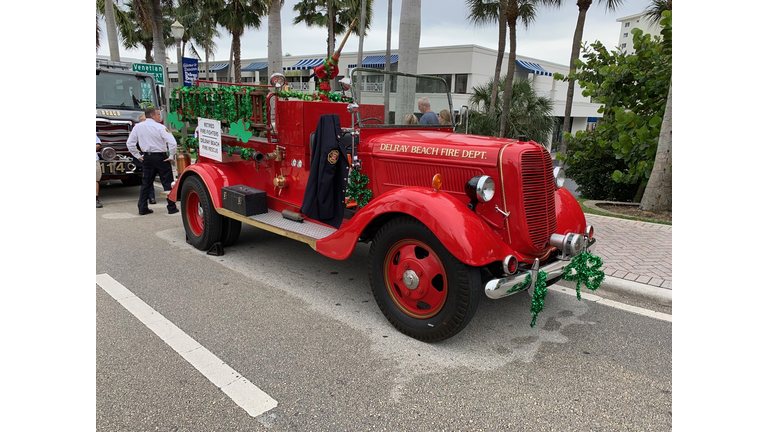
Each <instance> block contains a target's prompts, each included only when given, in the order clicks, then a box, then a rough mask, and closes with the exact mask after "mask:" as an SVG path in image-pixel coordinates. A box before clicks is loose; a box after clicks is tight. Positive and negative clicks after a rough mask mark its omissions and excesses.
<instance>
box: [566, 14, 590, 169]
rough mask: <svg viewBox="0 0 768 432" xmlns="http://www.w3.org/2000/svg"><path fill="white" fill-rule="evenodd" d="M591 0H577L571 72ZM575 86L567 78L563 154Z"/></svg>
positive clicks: (578, 52) (577, 55)
mask: <svg viewBox="0 0 768 432" xmlns="http://www.w3.org/2000/svg"><path fill="white" fill-rule="evenodd" d="M591 3H592V2H591V1H590V2H583V3H582V2H579V18H578V20H576V31H574V32H573V44H572V45H571V63H570V71H571V73H573V72H576V59H578V58H579V54H580V53H581V38H582V36H584V22H585V21H586V20H587V10H588V9H589V6H590V4H591ZM575 87H576V83H575V82H574V80H568V91H567V92H566V93H565V113H564V114H563V134H562V135H561V137H560V153H561V154H565V150H566V147H567V146H568V143H566V141H565V132H570V131H571V111H572V109H573V92H574V89H575Z"/></svg>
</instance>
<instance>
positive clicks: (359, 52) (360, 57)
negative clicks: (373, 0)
mask: <svg viewBox="0 0 768 432" xmlns="http://www.w3.org/2000/svg"><path fill="white" fill-rule="evenodd" d="M367 7H368V1H367V0H363V4H362V7H361V8H360V26H359V27H358V28H359V29H360V30H359V31H358V33H360V38H359V39H358V40H359V43H358V46H357V66H358V67H362V66H363V42H364V41H365V25H366V22H365V15H366V14H365V10H366V8H367ZM362 86H363V83H361V82H358V83H357V94H360V90H362V88H363V87H362Z"/></svg>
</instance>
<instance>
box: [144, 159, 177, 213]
mask: <svg viewBox="0 0 768 432" xmlns="http://www.w3.org/2000/svg"><path fill="white" fill-rule="evenodd" d="M165 159H168V155H166V154H165V153H144V162H143V164H144V178H143V179H142V181H141V192H140V193H139V213H144V212H146V211H147V209H148V207H147V200H148V199H149V191H150V190H153V189H154V188H155V186H154V182H155V175H159V176H160V183H162V184H163V190H164V191H169V190H171V182H173V168H172V167H171V163H170V162H167V161H165ZM166 201H168V205H167V206H166V207H168V210H169V211H170V210H173V209H175V208H176V203H175V202H174V201H171V200H170V199H166Z"/></svg>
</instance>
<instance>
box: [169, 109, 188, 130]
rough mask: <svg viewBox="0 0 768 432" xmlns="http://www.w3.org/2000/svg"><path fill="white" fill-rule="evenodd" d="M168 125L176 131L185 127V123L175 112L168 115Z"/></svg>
mask: <svg viewBox="0 0 768 432" xmlns="http://www.w3.org/2000/svg"><path fill="white" fill-rule="evenodd" d="M168 123H170V124H171V126H173V128H174V129H176V130H181V128H183V127H184V122H183V121H181V120H180V119H179V115H178V114H176V113H175V112H172V113H170V114H168Z"/></svg>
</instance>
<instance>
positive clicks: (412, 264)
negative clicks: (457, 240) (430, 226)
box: [384, 239, 448, 319]
mask: <svg viewBox="0 0 768 432" xmlns="http://www.w3.org/2000/svg"><path fill="white" fill-rule="evenodd" d="M447 280H448V277H447V275H446V274H445V268H444V267H443V263H442V261H441V260H440V258H439V257H438V256H437V254H436V253H435V251H433V250H432V248H430V247H429V246H427V245H426V244H424V243H423V242H420V241H418V240H413V239H406V240H400V241H398V242H397V243H395V244H394V245H392V247H391V248H389V251H387V255H386V259H385V260H384V283H385V284H386V286H387V292H388V293H389V296H390V298H392V300H393V301H394V302H395V305H397V307H398V308H399V309H400V310H401V311H403V313H405V314H406V315H408V316H410V317H413V318H418V319H425V318H431V317H433V316H435V315H436V314H437V313H438V312H440V310H441V309H442V308H443V305H444V304H445V299H446V297H447V296H448V285H447Z"/></svg>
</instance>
